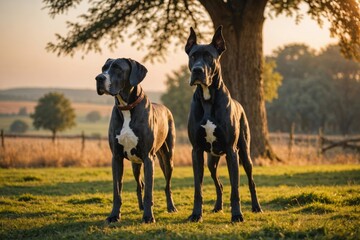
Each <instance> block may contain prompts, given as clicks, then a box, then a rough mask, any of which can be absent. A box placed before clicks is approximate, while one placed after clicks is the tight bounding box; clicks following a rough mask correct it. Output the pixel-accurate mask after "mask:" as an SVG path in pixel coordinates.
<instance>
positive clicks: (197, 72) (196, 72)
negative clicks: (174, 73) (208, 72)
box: [192, 67, 204, 74]
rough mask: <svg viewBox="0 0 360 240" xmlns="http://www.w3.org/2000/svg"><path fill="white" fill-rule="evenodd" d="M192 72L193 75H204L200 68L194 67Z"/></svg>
mask: <svg viewBox="0 0 360 240" xmlns="http://www.w3.org/2000/svg"><path fill="white" fill-rule="evenodd" d="M192 72H193V73H194V74H203V73H204V69H203V68H202V67H194V68H193V69H192Z"/></svg>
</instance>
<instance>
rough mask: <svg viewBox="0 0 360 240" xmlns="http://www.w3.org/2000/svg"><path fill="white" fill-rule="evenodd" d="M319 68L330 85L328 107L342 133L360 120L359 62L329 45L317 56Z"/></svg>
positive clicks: (347, 132)
mask: <svg viewBox="0 0 360 240" xmlns="http://www.w3.org/2000/svg"><path fill="white" fill-rule="evenodd" d="M318 63H319V64H320V69H319V71H321V72H322V73H323V74H324V78H326V79H327V80H328V81H329V82H330V83H331V87H332V92H331V93H332V94H331V95H330V100H331V102H329V103H328V104H329V109H330V111H331V112H332V113H333V118H334V119H335V122H336V125H337V126H338V127H339V130H340V132H341V133H342V134H343V135H347V134H349V133H350V131H351V129H352V128H355V127H356V126H355V125H359V122H360V63H359V62H355V61H351V60H348V59H345V58H343V57H342V56H341V54H340V48H339V46H336V45H330V46H328V47H327V48H325V49H324V50H323V51H322V52H321V53H320V55H319V57H318Z"/></svg>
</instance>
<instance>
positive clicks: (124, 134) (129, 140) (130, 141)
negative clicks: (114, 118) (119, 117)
mask: <svg viewBox="0 0 360 240" xmlns="http://www.w3.org/2000/svg"><path fill="white" fill-rule="evenodd" d="M122 113H123V116H124V124H123V127H122V129H121V131H120V135H116V138H117V140H118V143H119V144H121V145H122V146H123V147H124V155H125V156H126V157H127V159H129V160H130V161H132V162H134V163H142V161H141V159H140V158H139V157H138V156H136V155H133V154H131V150H132V149H134V148H136V145H137V144H138V140H139V138H138V137H137V136H136V135H135V133H134V132H133V130H132V129H131V128H130V120H131V116H130V112H129V111H123V112H122Z"/></svg>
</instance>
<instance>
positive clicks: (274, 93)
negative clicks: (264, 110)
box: [263, 60, 283, 102]
mask: <svg viewBox="0 0 360 240" xmlns="http://www.w3.org/2000/svg"><path fill="white" fill-rule="evenodd" d="M275 68H276V62H275V61H274V60H266V61H265V63H264V71H263V79H264V98H265V101H267V102H272V100H273V99H277V98H278V88H279V87H280V86H281V82H282V79H283V77H282V76H281V74H280V73H278V72H276V71H275Z"/></svg>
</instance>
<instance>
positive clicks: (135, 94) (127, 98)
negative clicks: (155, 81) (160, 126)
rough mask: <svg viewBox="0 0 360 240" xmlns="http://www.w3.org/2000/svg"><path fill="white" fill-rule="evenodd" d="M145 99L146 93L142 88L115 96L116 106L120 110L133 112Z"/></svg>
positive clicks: (133, 88) (131, 89) (132, 88)
mask: <svg viewBox="0 0 360 240" xmlns="http://www.w3.org/2000/svg"><path fill="white" fill-rule="evenodd" d="M143 98H144V91H143V89H142V88H141V86H139V85H137V86H135V87H131V88H130V89H129V91H122V92H119V93H118V94H117V95H116V96H115V105H116V106H117V107H118V108H119V110H121V111H122V110H131V109H133V108H134V107H135V106H136V105H137V104H139V103H140V102H141V101H142V99H143Z"/></svg>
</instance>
